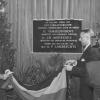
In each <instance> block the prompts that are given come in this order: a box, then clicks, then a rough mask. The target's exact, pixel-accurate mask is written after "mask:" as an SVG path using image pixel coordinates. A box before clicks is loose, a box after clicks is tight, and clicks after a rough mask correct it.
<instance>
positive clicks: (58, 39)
mask: <svg viewBox="0 0 100 100" xmlns="http://www.w3.org/2000/svg"><path fill="white" fill-rule="evenodd" d="M81 24H82V21H81V20H33V52H60V53H81V52H82V48H81V43H80V42H79V36H80V31H81Z"/></svg>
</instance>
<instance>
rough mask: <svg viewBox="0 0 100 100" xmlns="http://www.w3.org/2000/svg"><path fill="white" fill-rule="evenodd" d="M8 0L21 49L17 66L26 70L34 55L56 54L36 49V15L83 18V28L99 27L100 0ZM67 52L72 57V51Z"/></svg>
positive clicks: (39, 17) (44, 58) (9, 12)
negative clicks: (34, 26) (39, 51)
mask: <svg viewBox="0 0 100 100" xmlns="http://www.w3.org/2000/svg"><path fill="white" fill-rule="evenodd" d="M7 2H8V5H7V8H6V11H7V12H8V20H9V22H10V23H11V24H12V27H11V28H12V34H11V40H12V41H13V43H14V46H15V48H16V49H17V51H16V61H17V63H16V64H17V69H19V68H20V67H22V66H24V68H25V70H26V69H27V67H28V66H31V65H32V62H33V59H34V57H36V58H37V59H41V60H42V61H43V62H44V61H45V60H46V59H47V57H49V56H51V55H53V54H52V53H50V54H47V53H44V54H42V53H34V52H33V20H34V19H83V20H82V23H83V25H82V26H83V28H93V29H94V30H95V31H99V27H100V24H99V23H100V18H99V16H100V7H99V4H100V0H7ZM66 56H67V57H69V56H68V54H66ZM70 56H71V55H70ZM75 56H77V55H75Z"/></svg>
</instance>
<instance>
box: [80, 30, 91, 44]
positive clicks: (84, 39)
mask: <svg viewBox="0 0 100 100" xmlns="http://www.w3.org/2000/svg"><path fill="white" fill-rule="evenodd" d="M79 41H80V42H81V44H82V45H83V46H86V45H87V44H88V43H89V41H90V40H89V36H88V35H87V34H84V32H82V33H81V34H80V38H79Z"/></svg>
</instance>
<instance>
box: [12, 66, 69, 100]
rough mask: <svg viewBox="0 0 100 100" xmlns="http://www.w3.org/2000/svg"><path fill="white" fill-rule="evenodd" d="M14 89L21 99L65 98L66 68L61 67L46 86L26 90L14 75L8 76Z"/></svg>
mask: <svg viewBox="0 0 100 100" xmlns="http://www.w3.org/2000/svg"><path fill="white" fill-rule="evenodd" d="M10 80H11V83H12V85H13V87H14V89H15V90H16V91H17V93H18V94H19V96H20V97H21V98H22V99H23V100H66V87H67V86H66V69H65V68H63V70H62V72H60V73H59V74H58V75H57V76H56V77H55V78H54V79H53V81H52V82H51V84H50V85H49V86H48V87H45V88H43V89H41V90H37V91H34V90H28V89H26V88H25V87H23V86H21V85H20V84H19V83H18V82H17V80H16V79H15V77H14V76H12V77H11V78H10Z"/></svg>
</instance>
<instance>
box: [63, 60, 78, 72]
mask: <svg viewBox="0 0 100 100" xmlns="http://www.w3.org/2000/svg"><path fill="white" fill-rule="evenodd" d="M76 65H77V61H76V60H67V61H66V62H65V64H64V67H65V68H66V70H67V71H72V68H73V66H76Z"/></svg>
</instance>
